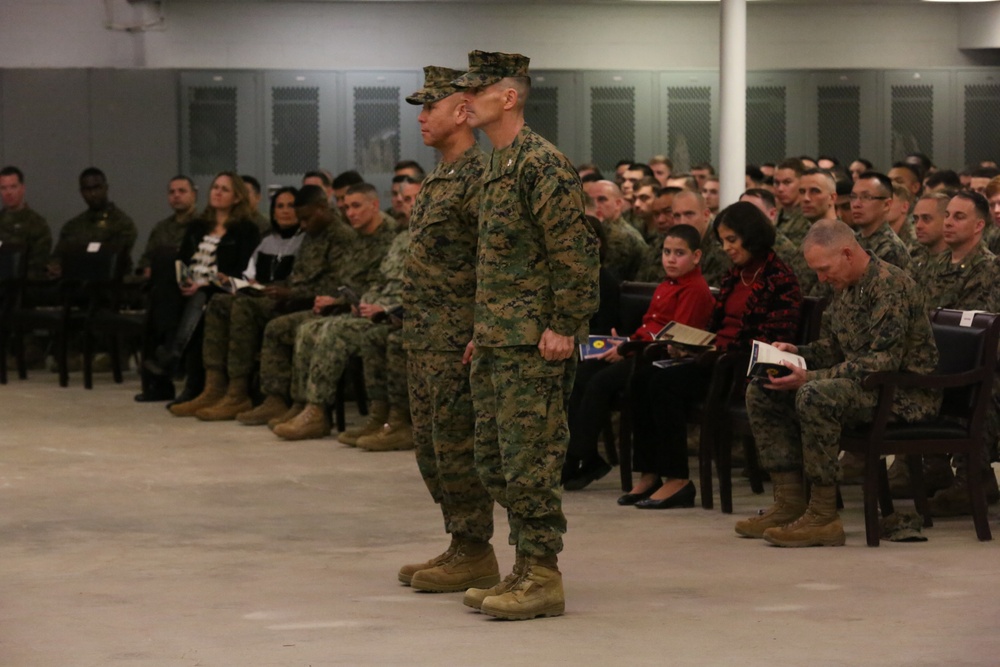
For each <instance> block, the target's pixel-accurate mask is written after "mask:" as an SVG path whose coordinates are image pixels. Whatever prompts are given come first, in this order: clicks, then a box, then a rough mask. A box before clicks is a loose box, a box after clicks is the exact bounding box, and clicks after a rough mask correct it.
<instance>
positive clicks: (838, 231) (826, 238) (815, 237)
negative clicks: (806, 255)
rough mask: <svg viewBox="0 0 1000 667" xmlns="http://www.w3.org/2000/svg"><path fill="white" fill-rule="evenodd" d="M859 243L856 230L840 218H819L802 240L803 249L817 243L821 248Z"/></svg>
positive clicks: (842, 246) (834, 247)
mask: <svg viewBox="0 0 1000 667" xmlns="http://www.w3.org/2000/svg"><path fill="white" fill-rule="evenodd" d="M852 244H857V238H856V237H855V236H854V230H853V229H851V228H850V227H849V226H848V225H847V223H845V222H841V221H840V220H819V221H817V222H814V223H813V224H812V226H811V227H810V228H809V231H808V232H806V237H805V238H804V239H803V240H802V249H803V250H805V249H806V248H808V247H809V246H813V245H817V246H819V247H821V248H826V249H836V248H846V247H848V246H850V245H852Z"/></svg>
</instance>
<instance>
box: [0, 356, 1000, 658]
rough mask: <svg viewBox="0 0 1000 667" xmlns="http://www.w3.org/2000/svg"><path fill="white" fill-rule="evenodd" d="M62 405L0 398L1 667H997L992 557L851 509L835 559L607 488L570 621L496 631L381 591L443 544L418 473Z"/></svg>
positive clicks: (372, 460) (580, 563)
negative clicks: (871, 543) (629, 501)
mask: <svg viewBox="0 0 1000 667" xmlns="http://www.w3.org/2000/svg"><path fill="white" fill-rule="evenodd" d="M71 381H72V386H71V387H70V388H68V389H60V388H59V387H58V386H57V382H56V378H55V376H54V375H50V374H48V373H42V372H35V373H33V376H32V378H31V379H29V380H28V381H19V380H17V379H12V380H11V383H10V384H9V385H7V386H6V387H0V418H2V422H0V423H2V425H3V426H2V435H0V498H2V503H3V504H2V506H3V511H2V513H0V587H2V588H0V665H2V666H4V667H20V666H39V667H41V666H49V665H52V666H58V667H66V666H73V667H91V666H95V667H96V666H105V665H114V666H118V665H122V666H125V665H135V666H143V667H147V666H156V667H161V666H162V667H174V666H176V667H189V666H195V665H200V666H230V665H232V666H262V667H263V666H272V665H275V666H277V665H281V666H285V665H289V666H293V665H294V666H299V665H301V666H307V665H313V666H319V665H501V664H504V665H536V664H538V665H540V664H559V665H561V664H572V665H653V664H666V665H741V666H742V665H767V666H769V667H772V666H775V665H806V664H808V665H816V666H826V665H901V666H902V665H906V666H908V667H915V666H916V667H922V666H927V667H931V666H935V667H936V666H938V665H956V666H958V665H996V664H998V663H1000V633H998V632H997V621H998V618H1000V613H998V612H1000V595H998V591H1000V558H998V557H1000V541H994V542H989V543H980V542H978V541H976V538H975V533H974V532H973V528H972V522H971V519H968V520H967V519H955V520H941V521H939V522H938V523H937V525H936V526H935V527H934V528H932V529H930V530H929V531H928V533H927V534H928V536H929V537H930V541H928V542H926V543H922V544H894V543H883V545H882V546H881V547H880V548H878V549H871V548H868V547H866V546H865V543H864V526H863V520H862V518H861V514H860V509H859V506H860V498H859V493H858V489H857V487H849V488H847V489H846V490H845V501H846V503H847V510H846V511H845V514H844V518H845V524H846V526H847V529H848V544H847V546H845V547H842V548H837V549H800V550H795V549H791V550H786V549H778V548H773V547H768V546H765V545H764V544H763V543H761V542H760V541H756V540H743V539H739V538H737V537H736V536H735V535H734V533H733V531H732V524H733V521H734V520H735V519H734V516H735V517H738V516H740V515H744V514H747V513H749V512H752V511H754V510H755V509H757V508H758V507H760V506H762V505H764V504H766V502H765V498H764V497H755V496H753V495H751V494H750V492H749V489H748V487H747V485H746V483H745V482H743V481H739V482H738V483H737V489H736V500H735V504H736V514H735V515H734V516H726V515H723V514H721V513H720V512H718V511H717V510H716V511H706V510H702V509H700V508H695V509H686V510H685V509H682V510H670V511H664V512H642V511H638V510H635V509H632V508H621V507H618V506H617V505H616V504H615V498H616V497H617V495H618V493H619V492H618V489H617V482H616V480H615V479H614V477H615V474H612V475H609V476H608V477H606V478H605V479H603V480H601V481H600V482H598V483H596V484H594V485H593V486H592V487H591V488H588V489H587V490H585V491H582V492H576V493H571V494H567V497H566V500H565V509H566V514H567V516H568V518H569V526H570V528H569V533H568V534H567V536H566V550H565V552H564V554H563V556H562V558H561V560H560V567H561V569H562V570H563V573H564V581H565V586H566V592H567V613H566V615H565V616H563V617H561V618H555V619H539V620H536V621H532V622H521V623H513V622H503V621H496V620H493V619H488V618H487V617H484V616H482V615H480V614H478V613H475V612H474V611H472V610H470V609H468V608H466V607H464V606H462V604H461V596H460V595H459V594H448V595H431V594H418V593H415V592H413V591H411V590H410V589H409V588H406V587H403V586H401V585H399V584H398V583H397V581H396V570H397V569H398V567H399V565H400V564H402V563H404V562H408V561H413V560H422V559H423V558H425V557H429V556H432V555H434V554H436V553H438V552H440V551H441V550H443V548H444V547H445V545H446V543H447V539H446V538H445V536H444V534H443V532H442V529H441V520H440V515H439V514H438V511H437V509H436V507H435V506H434V505H433V504H432V503H431V501H430V498H429V496H428V494H427V492H426V490H425V488H424V486H423V483H422V482H421V480H420V477H419V475H418V473H417V469H416V466H415V464H414V461H413V455H412V453H411V452H390V453H383V454H374V453H367V452H363V451H358V450H355V449H351V448H346V447H343V446H341V445H339V444H338V443H336V442H335V441H334V440H332V439H327V440H323V441H311V442H304V443H285V442H279V441H277V440H276V439H275V437H274V436H273V435H272V434H271V433H270V432H269V431H268V430H267V429H266V428H249V427H244V426H240V425H237V424H233V423H221V424H206V423H200V422H197V421H194V420H191V419H177V418H174V417H172V416H170V415H169V414H168V413H167V412H166V411H165V410H164V409H163V404H160V403H158V404H137V403H134V402H133V401H132V394H133V393H135V391H137V389H138V387H137V384H138V383H137V381H136V380H135V378H134V377H132V378H130V379H129V380H128V381H127V382H126V383H125V384H124V385H121V386H117V385H114V384H113V383H112V382H111V380H110V377H109V376H108V375H99V376H97V380H96V385H95V388H94V389H93V390H92V391H85V390H84V389H83V388H82V386H81V385H82V380H81V378H80V376H79V374H75V375H73V376H72V378H71ZM354 419H355V420H356V419H357V417H356V416H355V417H354ZM497 523H498V529H497V534H498V535H500V536H503V537H501V539H497V540H495V542H496V543H497V544H498V545H499V549H498V551H499V559H500V565H501V569H502V570H504V571H506V570H509V568H510V566H511V564H512V561H513V555H512V553H511V550H510V548H509V547H507V546H506V545H505V544H504V543H505V541H506V540H505V539H504V538H505V537H506V522H505V520H504V519H503V517H502V515H501V514H500V513H497ZM991 523H992V527H993V530H994V532H995V533H996V534H997V536H998V538H1000V522H998V521H997V520H996V516H995V514H994V515H993V516H992V519H991Z"/></svg>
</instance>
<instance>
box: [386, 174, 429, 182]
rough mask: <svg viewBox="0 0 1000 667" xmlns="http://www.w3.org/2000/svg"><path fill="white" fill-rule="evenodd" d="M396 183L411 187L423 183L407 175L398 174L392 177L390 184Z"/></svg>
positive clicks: (421, 180)
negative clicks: (407, 184)
mask: <svg viewBox="0 0 1000 667" xmlns="http://www.w3.org/2000/svg"><path fill="white" fill-rule="evenodd" d="M396 183H409V184H411V185H420V184H421V183H423V179H416V178H413V177H412V176H410V175H408V174H400V175H399V176H393V177H392V184H393V185H395V184H396Z"/></svg>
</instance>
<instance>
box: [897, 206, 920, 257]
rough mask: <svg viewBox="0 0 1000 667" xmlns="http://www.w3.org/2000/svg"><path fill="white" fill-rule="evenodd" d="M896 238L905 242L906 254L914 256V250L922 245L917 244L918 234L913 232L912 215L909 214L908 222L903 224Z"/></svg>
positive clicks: (905, 221)
mask: <svg viewBox="0 0 1000 667" xmlns="http://www.w3.org/2000/svg"><path fill="white" fill-rule="evenodd" d="M896 237H897V238H898V239H899V240H900V241H902V242H903V246H904V247H905V248H906V252H908V253H910V255H913V250H914V249H915V248H916V247H917V246H918V245H920V244H919V243H918V242H917V237H916V234H915V233H914V231H913V214H912V213H909V214H907V216H906V220H904V221H903V224H902V225H901V226H900V227H899V233H897V234H896Z"/></svg>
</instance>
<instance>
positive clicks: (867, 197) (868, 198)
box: [848, 192, 889, 204]
mask: <svg viewBox="0 0 1000 667" xmlns="http://www.w3.org/2000/svg"><path fill="white" fill-rule="evenodd" d="M848 199H850V200H851V201H860V202H864V203H866V204H867V203H868V202H870V201H878V200H880V199H889V198H888V197H876V196H874V195H870V194H868V193H867V192H865V193H862V194H860V195H856V194H853V193H852V194H850V195H849V196H848Z"/></svg>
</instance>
